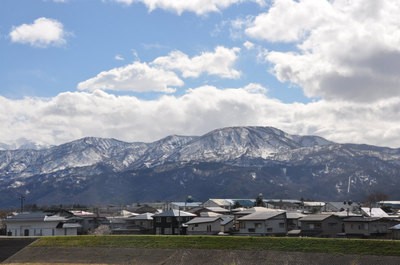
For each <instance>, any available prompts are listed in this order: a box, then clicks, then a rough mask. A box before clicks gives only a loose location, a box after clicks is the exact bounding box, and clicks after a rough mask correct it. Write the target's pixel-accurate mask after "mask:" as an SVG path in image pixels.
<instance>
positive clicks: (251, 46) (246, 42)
mask: <svg viewBox="0 0 400 265" xmlns="http://www.w3.org/2000/svg"><path fill="white" fill-rule="evenodd" d="M243 46H244V47H245V48H246V49H247V50H252V49H254V47H255V45H254V43H252V42H250V41H245V42H244V43H243Z"/></svg>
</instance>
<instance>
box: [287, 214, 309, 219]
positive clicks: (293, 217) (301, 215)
mask: <svg viewBox="0 0 400 265" xmlns="http://www.w3.org/2000/svg"><path fill="white" fill-rule="evenodd" d="M305 216H306V215H305V214H302V213H286V218H287V219H300V218H302V217H305Z"/></svg>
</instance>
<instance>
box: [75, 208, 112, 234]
mask: <svg viewBox="0 0 400 265" xmlns="http://www.w3.org/2000/svg"><path fill="white" fill-rule="evenodd" d="M71 213H73V214H74V216H76V217H77V218H80V219H81V221H80V224H81V225H82V228H81V229H80V231H79V234H88V233H89V231H94V230H95V229H96V228H97V227H99V226H100V225H107V226H109V225H110V221H109V220H108V219H107V217H110V215H108V214H103V213H102V214H99V213H92V212H87V211H71Z"/></svg>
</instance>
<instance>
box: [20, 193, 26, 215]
mask: <svg viewBox="0 0 400 265" xmlns="http://www.w3.org/2000/svg"><path fill="white" fill-rule="evenodd" d="M19 199H20V201H21V213H22V212H23V211H24V201H25V197H24V196H23V195H21V197H19Z"/></svg>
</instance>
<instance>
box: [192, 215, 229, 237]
mask: <svg viewBox="0 0 400 265" xmlns="http://www.w3.org/2000/svg"><path fill="white" fill-rule="evenodd" d="M222 221H223V219H222V218H221V217H219V216H218V217H196V218H193V219H192V220H190V221H189V222H187V223H186V225H187V234H188V235H216V234H218V233H219V232H221V222H222Z"/></svg>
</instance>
